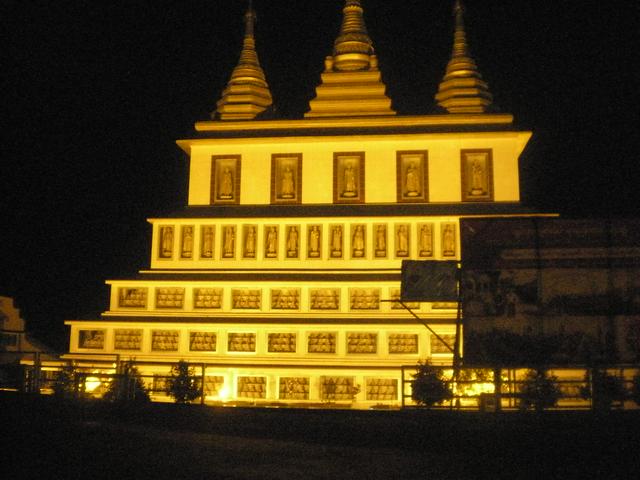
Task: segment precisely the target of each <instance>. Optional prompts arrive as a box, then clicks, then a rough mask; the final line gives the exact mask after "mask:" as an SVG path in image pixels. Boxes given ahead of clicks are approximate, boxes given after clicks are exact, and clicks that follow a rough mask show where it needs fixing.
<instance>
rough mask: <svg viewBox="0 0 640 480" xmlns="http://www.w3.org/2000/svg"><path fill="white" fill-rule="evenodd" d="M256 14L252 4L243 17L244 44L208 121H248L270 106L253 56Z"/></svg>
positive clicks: (259, 69)
mask: <svg viewBox="0 0 640 480" xmlns="http://www.w3.org/2000/svg"><path fill="white" fill-rule="evenodd" d="M255 23H256V13H255V11H254V10H253V7H252V2H251V1H250V2H249V8H248V9H247V12H246V13H245V15H244V41H243V45H242V52H241V53H240V59H239V60H238V64H237V65H236V67H235V68H234V69H233V73H232V74H231V79H230V80H229V82H228V83H227V87H226V88H225V89H224V91H223V92H222V98H221V99H220V100H219V101H218V103H217V109H216V111H215V112H213V113H212V115H211V116H212V117H214V118H215V117H219V118H220V120H251V119H253V118H255V117H256V116H257V115H259V114H260V113H262V112H263V111H264V110H266V109H267V108H268V107H269V106H270V105H271V103H272V98H271V92H270V91H269V85H268V84H267V80H266V77H265V75H264V71H263V70H262V67H260V61H259V60H258V53H257V52H256V42H255V38H254V28H255Z"/></svg>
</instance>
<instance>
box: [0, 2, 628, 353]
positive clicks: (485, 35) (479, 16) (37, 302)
mask: <svg viewBox="0 0 640 480" xmlns="http://www.w3.org/2000/svg"><path fill="white" fill-rule="evenodd" d="M363 4H364V7H365V19H366V22H367V27H368V29H369V33H370V35H371V37H372V39H373V42H374V45H375V47H376V51H377V53H378V56H379V59H380V65H381V70H382V73H383V78H384V80H385V82H386V84H387V87H388V94H389V96H390V97H391V98H392V100H393V102H394V107H395V108H396V110H397V111H398V112H399V113H400V114H409V113H423V114H424V113H430V112H431V111H432V109H433V96H434V94H435V92H436V90H437V84H438V82H439V80H440V78H441V77H442V74H443V72H444V69H445V66H446V62H447V60H448V57H449V54H450V49H451V41H452V28H453V24H452V18H451V4H452V1H450V0H431V1H427V0H403V1H390V0H364V1H363ZM245 5H246V2H245V1H242V0H207V1H204V0H202V1H159V0H146V1H133V0H130V1H117V0H116V1H106V0H105V1H100V0H87V1H68V2H45V1H42V2H40V1H35V2H29V3H28V4H27V3H25V2H21V1H12V0H5V1H4V2H2V5H0V17H1V18H2V19H3V21H2V23H3V27H2V28H3V30H5V32H4V33H5V34H4V35H2V36H3V37H4V38H5V41H4V42H3V45H2V47H1V48H0V51H1V52H2V53H0V55H2V57H3V62H2V64H3V75H2V77H3V80H1V81H2V90H1V95H0V96H1V100H0V102H2V117H1V118H2V120H3V121H2V130H3V133H4V134H5V136H4V137H5V141H4V142H3V144H2V147H3V149H2V165H3V168H2V175H1V178H0V187H1V190H0V192H1V194H2V203H1V207H0V209H1V210H0V214H1V216H0V222H1V223H0V227H1V231H2V233H3V235H2V238H3V241H2V249H1V254H0V295H9V296H13V297H15V298H16V300H17V304H18V306H19V308H21V309H22V313H23V317H24V318H25V319H26V320H27V322H28V330H30V331H31V332H32V333H33V334H35V335H36V336H37V337H38V338H40V339H41V340H44V341H46V342H49V344H50V345H52V346H54V347H58V348H64V347H65V342H66V338H65V334H66V333H65V332H66V331H65V327H64V326H63V320H64V319H72V318H95V316H96V315H98V314H99V313H100V312H101V311H103V310H106V308H107V302H108V299H107V288H106V287H105V286H104V281H105V280H106V279H108V278H123V277H124V278H126V277H128V276H131V275H133V274H135V273H136V272H137V271H138V270H139V269H141V268H146V267H147V266H148V264H149V259H148V240H149V234H150V229H149V225H148V224H147V223H146V218H147V217H152V216H156V215H161V214H162V212H168V211H173V210H176V209H178V208H180V207H181V206H182V205H184V204H185V203H186V157H185V155H184V154H183V153H182V152H181V150H179V149H178V147H177V146H176V145H175V140H176V139H178V138H185V137H188V136H190V135H191V134H192V132H193V124H194V122H195V121H196V120H203V119H206V118H208V114H209V112H210V111H211V110H213V108H214V105H215V102H216V100H217V99H218V98H219V95H220V92H221V90H222V88H223V87H224V85H225V83H226V81H227V80H228V77H229V75H230V73H231V70H232V68H233V66H234V65H235V63H236V61H237V57H238V54H239V49H240V44H241V39H242V33H243V32H242V13H243V11H244V8H245ZM342 5H343V1H342V0H316V1H302V0H298V1H292V0H255V1H254V6H255V8H256V10H257V11H258V26H257V32H256V37H257V42H258V52H259V55H260V60H261V63H262V66H263V68H264V69H265V72H266V75H267V80H268V81H269V84H270V86H271V90H272V93H273V96H274V99H275V103H276V105H277V108H278V110H279V112H280V114H281V115H282V116H283V117H285V118H286V117H289V118H299V117H301V116H302V114H303V113H304V111H305V110H306V106H307V103H308V101H309V100H310V98H311V97H312V96H313V94H314V90H315V87H316V85H317V83H318V82H319V78H320V77H319V76H320V72H321V70H322V67H323V59H324V57H325V55H327V54H329V53H330V51H331V46H332V43H333V40H334V39H335V37H336V35H337V32H338V29H339V25H340V20H341V9H342ZM465 5H466V7H467V13H466V24H467V34H468V39H469V42H470V45H471V51H472V55H473V56H474V58H475V59H476V61H477V63H478V66H479V68H480V71H481V72H482V74H483V76H484V78H485V80H487V81H488V83H489V86H490V89H491V91H492V93H493V95H494V98H495V102H496V104H497V105H498V106H499V107H500V109H501V111H503V112H509V113H513V114H514V116H515V119H516V123H517V125H518V126H520V127H522V128H524V129H531V130H533V132H534V137H533V139H532V141H531V142H530V144H529V146H528V147H527V149H526V150H525V153H524V155H523V156H522V159H521V183H522V188H523V199H524V202H525V203H526V204H528V205H534V206H538V207H539V208H542V209H545V210H551V211H558V212H561V213H564V214H567V215H571V216H606V215H624V216H631V215H637V214H636V204H638V201H639V200H640V193H639V190H640V189H638V185H640V166H638V160H639V157H638V153H637V152H638V148H639V147H640V142H639V141H638V133H637V129H638V126H639V125H640V121H639V120H640V118H639V117H640V105H639V103H640V102H639V101H638V97H639V93H638V90H639V87H638V86H639V85H640V77H639V75H638V73H634V67H637V64H638V62H637V59H636V58H635V56H637V54H635V50H637V49H638V47H639V46H640V45H639V43H640V42H639V41H638V37H637V25H638V13H639V12H638V9H639V7H638V5H639V4H638V3H637V2H632V1H622V0H620V1H618V0H613V1H609V2H580V1H562V0H557V1H542V2H533V1H531V0H510V1H491V0H467V2H465ZM6 30H8V31H6ZM636 70H637V68H636Z"/></svg>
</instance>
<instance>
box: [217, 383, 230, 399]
mask: <svg viewBox="0 0 640 480" xmlns="http://www.w3.org/2000/svg"><path fill="white" fill-rule="evenodd" d="M230 396H231V389H229V387H227V386H224V387H222V388H221V389H220V390H218V399H220V400H228V399H229V397H230Z"/></svg>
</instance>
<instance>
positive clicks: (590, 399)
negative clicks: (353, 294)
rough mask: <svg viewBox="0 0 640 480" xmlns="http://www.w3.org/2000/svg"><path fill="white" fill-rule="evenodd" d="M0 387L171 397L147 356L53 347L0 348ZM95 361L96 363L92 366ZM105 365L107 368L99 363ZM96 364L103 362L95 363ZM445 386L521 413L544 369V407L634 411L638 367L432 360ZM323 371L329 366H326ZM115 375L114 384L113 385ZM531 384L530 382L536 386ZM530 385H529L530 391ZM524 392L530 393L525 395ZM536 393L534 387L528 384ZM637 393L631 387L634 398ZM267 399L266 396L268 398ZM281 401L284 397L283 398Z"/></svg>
mask: <svg viewBox="0 0 640 480" xmlns="http://www.w3.org/2000/svg"><path fill="white" fill-rule="evenodd" d="M0 360H1V361H0V389H2V390H13V391H17V392H24V393H40V394H54V393H58V392H60V391H62V392H63V393H64V394H65V395H68V396H71V397H76V398H84V397H102V396H104V395H105V394H106V392H107V390H108V389H109V388H110V387H109V386H110V385H115V384H117V385H118V392H116V394H117V395H119V396H121V397H122V399H124V400H135V399H136V395H137V392H139V390H138V389H137V388H136V382H142V384H143V385H144V387H145V390H147V391H148V393H149V394H150V395H151V396H152V397H155V398H156V399H161V400H162V399H164V398H166V399H167V400H169V399H170V397H168V396H167V381H168V380H169V379H170V378H171V376H170V375H169V374H168V372H167V374H166V375H165V374H146V373H139V372H137V371H136V370H134V372H136V373H135V374H131V373H130V371H123V366H124V365H129V366H130V367H136V366H137V365H140V366H144V365H146V363H145V362H139V363H138V362H136V361H135V360H131V361H127V362H121V361H120V358H119V357H118V356H117V355H108V354H105V355H103V356H100V358H98V357H97V356H96V355H88V356H87V359H86V360H84V359H83V360H78V359H74V360H70V359H65V358H63V357H61V356H59V355H57V354H54V353H50V352H0ZM92 363H95V365H93V366H92ZM105 364H110V365H111V366H112V368H107V369H105V368H104V365H105ZM98 365H100V366H101V368H96V367H97V366H98ZM189 367H191V368H194V372H193V379H194V382H195V383H196V385H197V388H198V389H199V390H200V397H199V398H198V401H199V402H201V403H203V404H204V403H205V400H206V399H211V398H212V397H215V396H216V395H217V394H218V391H219V388H220V387H221V384H219V378H218V377H215V376H207V375H206V372H207V369H209V368H211V367H213V368H215V364H203V363H192V364H189ZM417 368H418V367H417V366H416V365H408V366H403V367H401V368H400V371H399V376H400V389H399V390H400V391H399V392H398V394H399V400H400V402H401V405H402V407H404V408H413V407H418V406H420V405H419V402H417V401H416V400H414V399H413V398H412V390H413V389H412V386H413V382H414V377H413V375H414V374H415V373H416V372H417ZM429 368H432V369H434V370H435V371H436V372H438V375H439V377H440V378H441V379H442V381H443V382H444V383H445V384H446V385H447V387H448V388H449V389H450V391H451V393H452V396H451V398H449V399H447V400H445V401H443V402H439V403H437V404H436V405H434V406H433V408H437V409H457V410H476V411H477V410H481V411H518V410H523V409H525V408H535V406H536V404H535V400H536V398H533V399H532V398H531V395H532V394H531V385H532V383H531V382H532V380H531V378H530V377H527V375H528V374H529V372H535V371H539V372H544V374H543V377H544V378H549V379H550V380H551V383H552V384H553V386H554V387H555V389H556V391H557V398H555V401H554V402H553V405H546V406H545V408H552V409H555V410H563V409H564V410H587V409H596V410H597V409H601V408H603V407H606V408H607V409H609V408H613V409H635V408H638V404H637V403H635V401H633V400H632V398H631V397H632V395H631V392H632V391H634V389H635V391H636V392H638V390H640V365H639V364H617V365H598V366H597V367H593V366H587V365H578V364H576V365H561V366H559V365H544V366H539V365H538V366H532V365H520V366H509V367H506V366H491V365H482V366H474V367H468V366H467V367H464V368H461V369H459V371H458V372H457V375H456V376H455V378H454V372H453V369H452V367H451V366H443V365H429ZM328 370H330V368H329V367H328ZM114 381H115V382H116V383H114ZM533 387H535V383H534V384H533ZM527 389H529V390H527ZM525 393H527V395H528V397H527V395H525ZM533 395H534V397H535V388H534V390H533ZM637 396H638V393H636V397H637ZM265 400H269V399H265ZM282 402H283V403H286V400H284V401H282Z"/></svg>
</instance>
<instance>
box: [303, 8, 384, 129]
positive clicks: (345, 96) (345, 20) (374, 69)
mask: <svg viewBox="0 0 640 480" xmlns="http://www.w3.org/2000/svg"><path fill="white" fill-rule="evenodd" d="M342 13H343V17H342V26H341V27H340V33H339V34H338V38H336V41H335V42H334V44H333V55H331V56H328V57H326V59H325V62H324V64H325V70H324V72H323V73H322V82H321V84H320V85H319V86H318V87H317V88H316V97H315V98H314V99H313V100H311V102H310V103H309V108H310V110H309V111H308V112H307V113H305V117H307V118H310V117H352V116H364V115H395V113H396V112H395V111H393V110H392V109H391V100H389V98H388V97H387V96H386V94H385V90H386V87H385V85H384V83H382V76H381V75H380V71H379V70H378V58H377V57H376V55H375V53H374V50H373V42H372V41H371V38H369V34H368V33H367V27H366V26H365V24H364V16H363V8H362V5H361V2H360V0H345V5H344V8H343V9H342Z"/></svg>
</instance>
